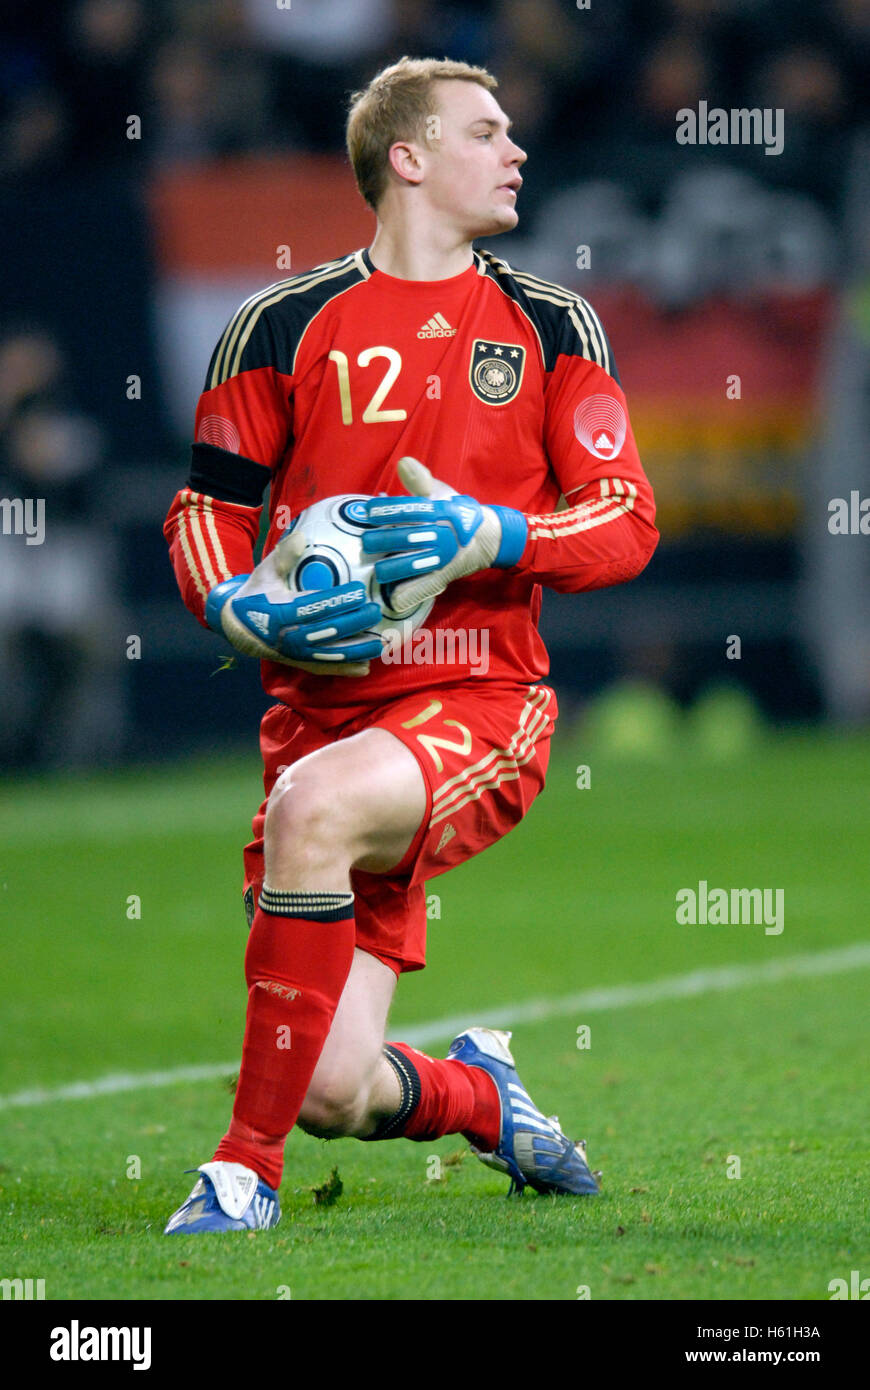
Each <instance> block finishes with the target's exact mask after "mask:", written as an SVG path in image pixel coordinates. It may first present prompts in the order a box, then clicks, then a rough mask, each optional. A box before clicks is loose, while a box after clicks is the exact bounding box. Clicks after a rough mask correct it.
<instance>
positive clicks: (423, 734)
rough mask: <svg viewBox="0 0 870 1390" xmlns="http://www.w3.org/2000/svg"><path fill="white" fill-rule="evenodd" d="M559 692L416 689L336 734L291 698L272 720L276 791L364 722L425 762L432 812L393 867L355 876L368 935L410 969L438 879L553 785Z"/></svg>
mask: <svg viewBox="0 0 870 1390" xmlns="http://www.w3.org/2000/svg"><path fill="white" fill-rule="evenodd" d="M556 714H557V707H556V697H555V695H554V694H553V691H552V690H550V688H549V686H546V685H506V684H502V683H500V682H499V683H496V682H488V683H487V684H485V685H483V684H480V683H478V682H476V681H470V682H466V683H464V684H462V685H455V686H439V687H438V689H437V691H435V692H433V693H432V694H428V693H423V692H420V691H418V692H416V693H415V694H413V695H407V696H403V697H402V698H401V699H398V700H392V701H391V702H390V703H389V704H387V705H383V706H381V707H380V708H377V709H374V710H369V711H367V713H366V714H365V715H362V716H359V717H358V718H356V719H352V720H350V721H349V722H348V723H347V724H343V725H341V726H339V728H338V729H330V730H329V731H328V732H324V731H323V730H322V729H318V728H316V727H315V725H313V724H311V723H307V722H306V721H305V720H304V719H303V718H302V717H301V715H298V714H296V713H295V711H293V710H291V709H289V708H288V707H287V706H286V705H273V706H272V708H271V709H269V710H267V711H266V713H265V715H264V716H263V720H262V723H261V725H260V747H261V750H262V753H263V763H264V766H265V771H264V775H263V783H264V786H265V790H266V799H267V800H268V797H269V793H270V792H271V790H272V787H273V786H274V784H275V781H276V779H277V778H278V777H279V776H280V775H281V773H282V772H284V771H285V770H286V769H287V768H288V767H291V766H292V764H293V763H295V762H297V761H298V760H299V759H300V758H303V757H305V756H306V754H308V753H313V752H315V751H316V750H317V749H318V748H323V747H326V746H327V745H328V744H332V743H336V742H338V741H339V740H340V739H343V738H350V737H351V735H352V734H358V733H361V732H362V730H363V729H373V728H377V729H386V730H387V731H388V732H389V733H391V734H394V735H395V737H396V738H398V739H400V740H401V742H402V743H404V744H405V746H406V748H409V749H410V750H411V752H412V753H413V754H414V757H415V758H416V759H417V761H418V763H419V764H420V768H421V770H422V773H423V780H424V781H425V783H426V813H425V815H424V817H423V820H422V821H421V823H420V828H419V830H418V831H417V834H416V835H415V836H414V839H413V841H412V843H411V845H410V846H409V848H408V852H407V854H406V855H405V857H404V859H403V860H402V861H401V863H400V864H398V865H397V866H396V868H395V869H393V870H392V871H391V872H390V873H389V874H368V873H363V872H361V871H359V870H356V869H355V870H354V871H353V872H352V874H351V881H352V885H353V890H354V893H355V896H356V903H355V916H356V944H357V945H358V946H359V947H361V949H362V950H364V951H368V952H369V953H370V954H371V955H374V956H377V957H378V959H379V960H381V961H383V962H384V964H385V965H388V966H390V968H391V969H393V970H395V972H396V974H397V975H398V974H401V972H402V971H404V970H422V968H423V966H424V965H425V964H426V890H425V883H426V880H427V879H430V878H435V877H436V875H438V874H443V873H445V872H446V871H447V870H448V869H452V868H453V867H454V866H455V865H456V864H461V863H462V862H463V861H464V860H466V859H470V858H471V856H472V855H474V854H479V853H480V851H481V850H482V849H486V847H487V846H488V845H492V844H495V842H496V841H497V840H500V839H501V838H502V836H503V835H506V834H507V832H508V831H509V830H512V829H513V827H514V826H515V825H517V824H518V823H519V821H521V820H522V818H523V816H524V815H525V813H526V811H527V810H528V808H529V806H530V805H531V804H532V802H533V801H534V799H535V797H536V796H537V795H538V792H539V791H541V789H542V788H543V785H544V778H545V776H546V771H547V762H548V759H549V753H550V737H551V735H552V732H553V725H554V723H555V719H556ZM265 818H266V801H264V802H263V804H262V805H261V807H260V809H259V811H258V812H257V814H256V816H255V817H254V822H253V832H254V836H255V838H254V839H253V841H252V842H251V843H250V844H249V845H247V846H246V848H245V898H246V905H247V907H248V913H249V920H250V918H252V916H253V910H254V905H255V902H256V898H257V896H258V895H259V891H260V886H261V884H262V882H263V824H264V822H265Z"/></svg>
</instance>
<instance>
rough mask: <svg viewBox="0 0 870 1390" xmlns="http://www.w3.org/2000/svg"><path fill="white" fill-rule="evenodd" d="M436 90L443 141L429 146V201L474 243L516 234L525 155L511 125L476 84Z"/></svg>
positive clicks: (441, 84)
mask: <svg viewBox="0 0 870 1390" xmlns="http://www.w3.org/2000/svg"><path fill="white" fill-rule="evenodd" d="M435 91H436V94H437V99H438V100H437V115H438V117H439V120H440V140H430V141H428V142H427V145H426V151H427V155H426V160H425V173H424V187H425V190H426V194H427V201H429V203H430V205H431V206H432V208H433V211H437V212H438V213H439V214H441V215H442V216H445V217H447V218H449V220H450V221H451V222H453V223H454V224H455V226H456V228H457V230H458V231H460V232H461V233H462V234H463V235H465V236H467V238H468V239H469V240H471V238H472V237H476V236H485V235H486V236H492V235H494V234H495V233H496V232H509V231H511V230H512V229H513V228H514V227H515V226H516V225H517V222H518V221H519V218H518V216H517V209H516V203H517V196H518V194H519V190H520V185H521V184H522V179H521V177H520V165H521V164H524V163H525V160H526V154H525V151H524V150H521V149H520V147H519V145H516V144H515V143H514V142H513V140H512V139H511V137H510V135H509V133H508V131H509V127H510V121H509V120H508V118H507V116H506V115H505V113H504V112H503V111H502V109H501V107H500V106H499V104H498V102H497V101H496V99H495V97H494V96H493V95H492V93H491V92H488V91H487V90H486V88H485V87H481V86H480V85H479V84H478V83H477V82H463V81H449V82H438V83H436V84H435Z"/></svg>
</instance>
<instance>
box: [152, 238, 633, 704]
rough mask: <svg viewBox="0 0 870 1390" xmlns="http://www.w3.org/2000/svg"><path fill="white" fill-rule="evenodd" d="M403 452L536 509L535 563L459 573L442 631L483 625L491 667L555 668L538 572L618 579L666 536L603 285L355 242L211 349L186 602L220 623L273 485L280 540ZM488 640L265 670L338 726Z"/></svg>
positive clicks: (192, 485) (174, 527)
mask: <svg viewBox="0 0 870 1390" xmlns="http://www.w3.org/2000/svg"><path fill="white" fill-rule="evenodd" d="M404 455H411V456H412V457H414V458H417V459H420V460H421V461H422V462H423V463H425V464H426V465H427V466H428V467H429V468H430V469H431V471H432V473H433V474H434V476H435V477H436V478H440V479H442V480H443V481H444V482H447V483H449V484H451V485H452V486H453V487H454V488H456V490H457V491H458V492H461V493H468V494H470V495H471V496H472V497H476V498H477V499H478V501H480V502H483V503H500V504H501V505H503V506H508V507H515V508H516V509H517V510H518V511H521V512H524V513H525V514H526V517H527V520H528V540H527V542H526V546H525V549H524V551H523V554H522V556H521V557H520V560H519V562H518V563H517V564H516V565H515V566H513V567H512V568H510V569H489V570H484V571H481V572H480V573H478V574H475V575H472V576H470V577H469V578H467V579H463V580H457V581H456V582H454V583H453V584H451V585H450V586H449V587H448V588H447V589H446V590H445V592H444V593H443V594H441V595H440V597H439V598H438V599H436V601H435V606H434V608H433V609H432V612H431V614H430V615H429V618H428V619H427V621H426V624H425V627H426V628H427V629H430V630H431V629H438V628H444V629H449V630H451V631H452V632H453V633H457V632H463V631H464V632H470V631H477V632H484V631H485V632H486V633H487V639H488V669H487V672H486V674H487V678H488V679H489V680H496V681H510V682H524V683H529V682H533V681H536V680H538V679H540V678H541V677H542V676H545V675H546V674H547V671H548V669H549V662H548V659H547V653H546V650H545V647H544V644H543V642H542V640H541V637H540V635H539V633H538V627H537V621H538V615H539V612H540V603H541V590H540V585H541V584H544V585H547V586H549V587H550V588H553V589H558V590H561V591H563V592H565V591H569V592H576V591H580V590H583V589H596V588H602V587H604V586H605V585H610V584H619V583H622V582H623V581H625V580H628V579H632V578H633V577H634V576H635V575H637V574H639V573H640V571H641V570H642V569H643V568H644V566H645V565H646V563H647V562H648V560H649V559H650V556H651V555H652V553H653V550H654V549H655V546H656V543H657V540H658V532H657V530H656V528H655V525H654V516H655V508H654V503H653V496H652V490H651V488H650V485H649V482H648V481H647V478H646V476H645V474H644V471H643V468H642V466H641V463H640V460H639V458H638V454H637V448H636V446H635V442H634V436H633V434H632V430H631V424H630V422H629V418H628V409H627V406H626V402H625V396H624V394H623V392H622V388H621V386H620V384H619V377H618V375H617V371H616V367H615V364H614V361H613V356H612V353H611V349H610V344H609V342H608V340H607V337H606V334H605V333H604V330H603V328H602V326H601V323H600V322H599V320H598V317H597V315H596V314H595V312H594V310H593V309H592V308H591V307H590V305H589V304H587V303H586V301H585V300H583V299H581V298H580V296H579V295H576V294H574V293H572V292H571V291H569V290H565V289H562V288H561V287H559V286H558V285H554V284H550V283H549V282H547V281H545V280H541V279H539V278H538V277H537V276H535V275H529V274H527V273H525V272H523V271H519V270H515V269H513V268H512V267H510V266H509V265H508V264H507V263H506V262H505V261H503V260H500V259H498V257H496V256H493V255H491V254H490V253H488V252H486V251H481V252H475V253H474V259H473V264H472V265H471V266H470V267H469V269H468V270H465V271H463V273H462V274H461V275H455V276H453V277H451V278H450V279H447V280H433V281H421V280H399V279H396V278H395V277H394V276H391V275H386V274H385V273H384V272H383V271H381V270H377V269H376V268H375V266H374V265H373V264H372V261H371V259H370V257H369V255H368V252H367V251H356V252H354V253H353V254H351V255H348V256H345V257H343V258H341V259H340V260H337V261H331V262H329V263H327V264H324V265H321V266H318V267H317V268H316V269H314V270H312V271H309V272H308V273H306V274H304V275H296V276H293V277H292V278H291V279H289V280H284V281H281V282H280V283H278V284H275V285H270V286H269V287H268V288H267V289H264V290H262V291H261V292H260V293H259V294H255V295H253V296H252V297H251V298H250V299H248V300H247V301H246V302H245V303H244V304H243V305H242V306H241V308H240V309H239V311H238V312H237V314H236V315H235V316H234V318H233V319H232V320H231V321H230V323H229V325H228V326H227V328H226V330H225V332H224V334H223V336H222V337H221V339H220V341H219V343H218V345H217V347H216V349H215V351H214V354H213V356H212V359H211V363H210V365H209V370H208V377H207V380H206V386H205V390H204V391H203V394H202V396H201V397H200V401H199V406H198V409H197V415H196V442H195V444H194V445H193V459H192V465H191V473H190V480H189V484H188V486H187V487H184V488H182V489H181V491H180V492H179V493H177V495H176V496H175V498H174V500H173V502H172V506H171V508H170V511H169V515H168V517H167V519H166V524H165V527H164V531H165V534H166V538H167V540H168V542H169V545H170V552H171V556H172V563H173V566H174V568H175V573H176V576H177V578H178V583H179V586H180V588H181V592H182V595H183V597H184V601H185V603H186V604H187V606H188V608H190V609H191V611H192V612H193V613H194V614H195V615H196V617H197V618H198V619H199V620H200V622H204V617H203V611H204V605H205V599H206V596H207V594H208V592H209V590H210V589H212V588H213V587H214V586H215V585H216V584H219V583H220V582H221V581H222V580H224V579H228V578H230V577H231V576H233V575H236V574H244V573H248V572H250V570H251V569H252V567H253V548H254V544H255V541H256V539H257V535H258V532H259V527H260V514H261V510H262V506H263V497H264V494H265V490H266V487H267V485H269V484H271V490H270V495H269V519H270V525H269V531H268V537H267V540H266V550H267V551H268V550H269V549H271V548H272V546H274V545H275V544H276V542H277V541H278V539H279V538H280V535H281V532H282V530H283V528H284V527H285V526H286V525H287V524H288V521H289V519H290V517H291V516H295V515H296V514H297V513H298V512H299V511H301V510H302V509H303V508H305V507H307V506H309V505H310V504H311V503H312V502H315V501H319V500H320V499H321V498H324V497H331V496H334V495H335V494H338V493H369V494H374V493H379V492H387V493H398V492H402V491H403V488H402V486H401V484H400V483H399V481H398V477H397V473H396V464H397V462H398V460H399V459H400V458H402V457H403V456H404ZM561 496H564V498H565V499H566V502H567V508H566V509H563V510H559V511H556V510H555V509H556V508H557V506H558V505H559V499H560V497H561ZM438 646H439V644H438V642H437V639H436V638H435V637H434V636H433V644H432V649H433V650H438ZM471 646H472V644H469V650H471ZM440 648H441V650H442V651H444V650H447V649H448V647H447V645H446V643H445V642H444V641H442V643H441V644H440ZM449 649H450V650H451V652H452V655H453V657H454V658H455V657H456V655H457V653H459V654H462V645H461V644H457V643H453V644H452V645H451V646H450V648H449ZM417 650H418V651H419V650H420V646H419V644H418V645H417ZM476 650H477V653H478V657H477V658H476V660H475V664H468V663H466V664H464V665H463V664H457V661H456V660H455V659H454V660H452V661H451V662H449V663H446V662H445V663H442V664H437V663H436V664H432V663H425V662H418V661H415V660H408V661H394V662H391V663H390V664H387V663H385V662H381V661H374V662H372V665H371V672H370V674H369V675H368V676H367V677H361V678H359V679H356V678H348V677H336V676H333V677H329V676H316V675H308V674H306V673H305V672H302V671H297V670H294V668H293V667H289V666H283V665H281V664H279V663H277V662H269V661H264V662H263V663H262V673H263V684H264V687H265V689H266V690H267V692H268V693H270V694H271V695H273V696H275V698H276V699H278V700H281V701H283V702H284V703H285V704H287V705H289V706H291V707H292V708H293V709H295V710H298V711H299V713H300V714H302V715H304V716H305V717H307V718H311V719H313V720H314V721H315V722H316V723H318V724H320V725H321V726H322V727H328V726H330V725H332V724H334V723H338V722H341V721H343V720H346V719H350V718H354V717H356V716H357V715H358V714H359V713H360V712H362V711H364V710H365V709H366V708H367V707H372V706H376V705H381V704H383V703H384V702H385V701H387V700H389V699H391V698H393V697H395V696H399V695H404V694H407V693H408V692H409V691H413V690H415V689H430V688H433V687H434V686H436V685H439V684H441V683H447V682H450V683H452V682H455V681H458V680H464V679H465V678H467V677H469V676H471V675H472V674H475V673H476V672H477V671H479V670H480V664H479V651H480V647H477V649H476Z"/></svg>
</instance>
